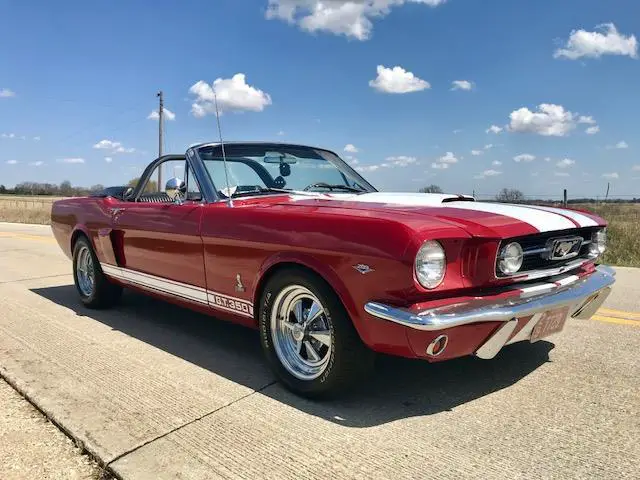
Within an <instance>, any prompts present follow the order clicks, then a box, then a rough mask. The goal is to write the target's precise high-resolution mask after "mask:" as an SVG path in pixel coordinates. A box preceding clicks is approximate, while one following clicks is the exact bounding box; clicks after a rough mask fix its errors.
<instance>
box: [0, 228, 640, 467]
mask: <svg viewBox="0 0 640 480" xmlns="http://www.w3.org/2000/svg"><path fill="white" fill-rule="evenodd" d="M70 272H71V263H70V261H69V260H68V259H67V258H66V257H65V256H64V255H63V254H62V253H61V252H60V250H59V248H58V246H57V245H56V244H55V243H54V241H53V239H52V238H51V236H50V233H49V229H48V227H39V226H33V227H32V226H23V225H7V224H0V297H1V298H2V299H3V302H4V305H3V307H2V313H0V375H2V376H3V377H5V378H7V379H9V380H10V381H11V383H12V384H14V385H15V386H16V387H17V388H18V389H19V390H20V391H21V392H22V393H23V394H25V395H26V396H28V397H29V398H30V399H31V400H32V401H33V402H34V403H35V404H37V405H38V407H39V408H40V409H42V410H43V411H45V412H46V413H47V415H48V416H49V417H50V418H52V419H53V420H54V421H55V422H56V423H57V424H59V425H62V426H63V428H64V429H65V430H66V431H67V432H68V433H69V434H70V435H72V436H73V437H74V438H76V439H77V441H79V442H81V443H82V444H83V445H84V446H85V448H86V449H87V450H88V451H89V452H91V453H92V454H93V455H95V456H96V457H98V458H99V459H100V460H101V461H102V462H104V463H107V464H109V467H110V468H111V469H112V470H113V471H114V472H115V473H116V474H118V475H119V476H121V477H122V478H125V479H146V478H149V479H157V478H184V479H202V478H255V477H258V478H277V479H287V478H292V479H293V478H295V479H313V478H367V479H369V478H381V479H382V478H384V479H387V478H394V479H402V478H430V477H435V476H438V477H439V478H461V477H462V478H482V479H486V478H510V479H512V478H567V477H569V478H594V477H596V478H637V477H638V476H640V468H639V467H638V465H640V401H639V399H640V357H639V356H638V354H637V352H638V350H639V347H640V321H638V322H637V323H634V319H635V318H636V317H635V316H634V315H635V314H637V313H636V312H640V295H639V294H640V281H639V280H640V273H639V272H638V270H634V269H619V278H618V283H617V285H616V289H615V290H614V293H613V294H612V295H611V297H610V299H609V300H608V301H607V303H606V304H605V307H606V308H607V309H608V310H603V311H602V312H600V313H599V317H602V318H603V320H590V321H578V320H570V321H569V322H568V324H567V326H566V328H565V330H564V331H563V332H561V333H560V334H558V335H557V336H555V337H552V338H550V339H549V341H541V342H538V343H536V344H517V345H513V346H511V347H509V348H507V349H505V350H504V351H503V352H501V353H500V355H499V356H498V357H497V358H496V359H494V360H492V361H483V360H479V359H474V358H465V359H460V360H456V361H451V362H445V363H442V364H435V365H429V364H427V363H423V362H416V361H406V360H401V359H394V358H386V357H385V358H381V359H380V361H379V365H378V371H377V375H376V377H375V378H374V379H372V380H371V382H370V383H368V384H367V385H364V386H363V387H362V388H361V389H359V390H358V391H356V392H354V393H353V394H352V395H350V396H349V397H348V398H346V399H342V400H339V401H332V402H325V403H319V402H311V401H307V400H302V399H300V398H298V397H296V396H294V395H292V394H290V393H288V392H287V391H285V390H284V389H283V388H282V387H281V386H280V385H279V384H278V383H277V382H275V379H274V378H273V376H272V375H271V373H270V371H269V370H268V369H267V367H266V365H265V363H264V361H263V360H262V355H261V351H260V345H259V341H258V337H257V334H256V333H255V332H253V331H251V330H248V329H244V328H241V327H236V326H234V325H230V324H227V323H224V322H220V321H217V320H215V319H212V318H209V317H205V316H202V315H198V314H195V313H192V312H190V311H187V310H183V309H179V308H177V307H173V306H171V305H168V304H166V303H163V302H159V301H155V300H152V299H149V298H147V297H144V296H141V295H136V294H132V293H127V294H125V296H124V301H123V304H122V305H121V306H119V307H118V308H116V309H113V310H107V311H91V310H86V309H84V308H83V307H82V306H81V305H80V303H79V301H78V299H77V294H76V291H75V288H74V286H73V280H72V277H71V274H70ZM604 319H614V320H615V319H619V320H627V321H628V322H627V323H625V322H621V323H617V322H612V321H607V320H604ZM638 319H639V320H640V314H638ZM1 462H2V460H0V463H1Z"/></svg>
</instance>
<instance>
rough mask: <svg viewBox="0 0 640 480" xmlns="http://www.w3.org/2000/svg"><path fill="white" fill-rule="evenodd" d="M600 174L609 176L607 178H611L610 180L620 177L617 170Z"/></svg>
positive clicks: (605, 176)
mask: <svg viewBox="0 0 640 480" xmlns="http://www.w3.org/2000/svg"><path fill="white" fill-rule="evenodd" d="M602 176H603V177H604V178H609V179H612V180H615V179H616V178H620V175H618V173H617V172H612V173H603V174H602Z"/></svg>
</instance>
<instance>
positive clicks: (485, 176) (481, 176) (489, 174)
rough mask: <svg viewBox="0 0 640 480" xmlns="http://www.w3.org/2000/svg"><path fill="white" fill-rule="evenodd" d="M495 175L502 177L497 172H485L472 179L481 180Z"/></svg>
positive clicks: (499, 172)
mask: <svg viewBox="0 0 640 480" xmlns="http://www.w3.org/2000/svg"><path fill="white" fill-rule="evenodd" d="M497 175H502V172H501V171H499V170H485V171H484V172H482V173H481V174H480V175H476V176H475V177H474V178H478V179H483V178H487V177H495V176H497Z"/></svg>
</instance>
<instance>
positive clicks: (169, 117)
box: [147, 108, 176, 120]
mask: <svg viewBox="0 0 640 480" xmlns="http://www.w3.org/2000/svg"><path fill="white" fill-rule="evenodd" d="M162 113H163V114H164V118H165V119H166V120H175V119H176V114H175V113H173V112H172V111H171V110H169V109H168V108H163V109H162ZM147 118H148V119H149V120H158V119H159V118H160V114H159V113H158V110H153V111H152V112H151V113H150V114H149V115H148V116H147Z"/></svg>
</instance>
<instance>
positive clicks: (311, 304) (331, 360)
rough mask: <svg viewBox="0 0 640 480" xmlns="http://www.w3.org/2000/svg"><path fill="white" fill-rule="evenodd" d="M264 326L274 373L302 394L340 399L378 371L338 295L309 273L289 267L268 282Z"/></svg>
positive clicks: (262, 302) (262, 305)
mask: <svg viewBox="0 0 640 480" xmlns="http://www.w3.org/2000/svg"><path fill="white" fill-rule="evenodd" d="M259 327H260V341H261V344H262V349H263V351H264V354H265V356H266V358H267V361H268V362H269V364H270V366H271V368H272V370H273V371H274V373H275V374H276V376H277V377H278V378H279V379H280V381H281V382H282V383H283V384H284V385H285V387H287V388H288V389H289V390H291V391H293V392H295V393H296V394H298V395H301V396H305V397H310V398H317V397H336V396H340V395H341V394H343V393H346V392H347V391H348V390H349V389H351V388H352V387H354V386H356V385H357V384H358V383H359V382H361V381H362V380H364V379H365V378H366V377H367V376H368V374H369V373H370V372H371V371H372V369H373V361H374V353H373V352H372V351H371V350H370V349H369V348H367V347H366V346H365V345H364V344H363V343H362V340H361V339H360V337H359V335H358V333H357V331H356V329H355V327H354V326H353V323H352V322H351V319H350V318H349V315H348V314H347V311H346V310H345V308H344V306H343V305H342V302H341V301H340V299H339V298H338V296H337V295H336V294H335V292H334V291H333V289H332V288H331V287H330V286H329V285H328V284H327V283H326V282H325V281H324V280H322V279H321V278H319V277H318V276H316V275H315V274H312V273H310V272H308V271H306V270H304V269H298V268H287V269H286V270H281V271H278V272H277V273H276V274H275V275H273V276H272V277H271V278H270V279H269V280H268V281H267V284H266V285H265V288H264V290H263V293H262V295H261V298H260V304H259Z"/></svg>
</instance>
